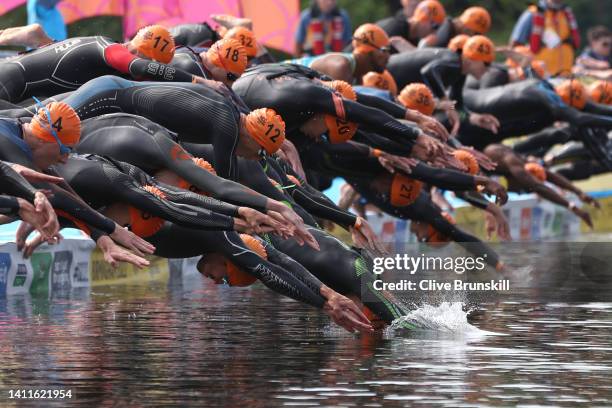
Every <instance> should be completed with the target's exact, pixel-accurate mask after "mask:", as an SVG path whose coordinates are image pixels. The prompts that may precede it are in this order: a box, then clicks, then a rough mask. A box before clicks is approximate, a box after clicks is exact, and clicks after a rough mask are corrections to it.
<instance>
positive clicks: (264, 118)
mask: <svg viewBox="0 0 612 408" xmlns="http://www.w3.org/2000/svg"><path fill="white" fill-rule="evenodd" d="M246 128H247V131H248V132H249V134H250V135H251V137H252V138H253V139H255V141H256V142H257V143H258V144H259V145H260V146H261V147H263V148H264V149H265V150H266V152H268V153H269V154H273V153H274V152H276V151H277V150H278V149H279V147H280V146H281V145H282V144H283V142H284V141H285V121H284V120H283V118H281V117H280V115H278V114H277V113H276V111H275V110H274V109H270V108H260V109H256V110H254V111H252V112H251V113H249V114H248V115H247V116H246Z"/></svg>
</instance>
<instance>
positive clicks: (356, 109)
mask: <svg viewBox="0 0 612 408" xmlns="http://www.w3.org/2000/svg"><path fill="white" fill-rule="evenodd" d="M343 102H344V109H345V111H346V118H347V120H348V121H350V122H356V123H359V124H363V125H365V126H366V127H367V128H368V129H371V130H372V131H373V132H375V133H378V134H379V135H381V136H384V137H386V138H389V139H391V140H393V141H395V142H398V143H402V144H405V145H406V147H407V148H408V149H410V150H412V146H413V145H414V142H415V139H416V138H417V137H418V136H419V135H420V134H421V131H420V130H419V129H418V128H416V127H411V126H407V125H405V124H403V123H401V122H399V121H397V120H396V119H395V118H394V117H392V116H391V115H389V114H388V113H386V112H384V111H382V110H380V109H375V108H371V107H369V106H365V105H362V104H360V103H357V102H353V101H347V100H343ZM331 103H333V102H331V101H330V104H331Z"/></svg>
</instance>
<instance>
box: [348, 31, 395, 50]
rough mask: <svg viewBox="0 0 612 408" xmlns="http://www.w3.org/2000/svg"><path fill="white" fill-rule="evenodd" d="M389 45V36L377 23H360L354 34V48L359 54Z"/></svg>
mask: <svg viewBox="0 0 612 408" xmlns="http://www.w3.org/2000/svg"><path fill="white" fill-rule="evenodd" d="M388 45H389V36H388V35H387V33H386V32H385V31H384V30H383V29H382V28H380V27H379V26H377V25H376V24H370V23H366V24H363V25H360V26H359V27H358V28H357V30H355V33H354V34H353V49H354V52H355V53H357V54H367V53H369V52H371V51H376V50H378V49H380V48H382V47H387V46H388Z"/></svg>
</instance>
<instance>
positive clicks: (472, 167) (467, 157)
mask: <svg viewBox="0 0 612 408" xmlns="http://www.w3.org/2000/svg"><path fill="white" fill-rule="evenodd" d="M453 156H455V159H457V160H459V161H460V162H461V163H463V164H464V165H465V167H467V172H468V173H470V174H471V175H474V174H476V173H478V170H480V166H478V161H476V158H475V157H474V155H473V154H472V153H470V152H467V151H465V150H455V151H454V152H453Z"/></svg>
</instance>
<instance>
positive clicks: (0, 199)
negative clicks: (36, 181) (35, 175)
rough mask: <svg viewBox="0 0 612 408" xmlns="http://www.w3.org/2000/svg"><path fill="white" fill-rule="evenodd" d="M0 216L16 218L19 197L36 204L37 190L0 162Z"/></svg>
mask: <svg viewBox="0 0 612 408" xmlns="http://www.w3.org/2000/svg"><path fill="white" fill-rule="evenodd" d="M0 194H7V195H0V214H2V215H8V216H16V215H18V213H19V209H20V208H19V202H18V201H17V197H20V198H23V199H25V200H27V201H29V202H30V203H33V202H34V195H35V194H36V189H35V188H34V187H32V185H31V184H30V183H29V182H28V181H27V180H26V179H25V178H23V176H21V175H20V174H19V173H17V172H16V171H15V170H13V168H12V167H11V166H9V165H8V164H6V163H5V162H3V161H0Z"/></svg>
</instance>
